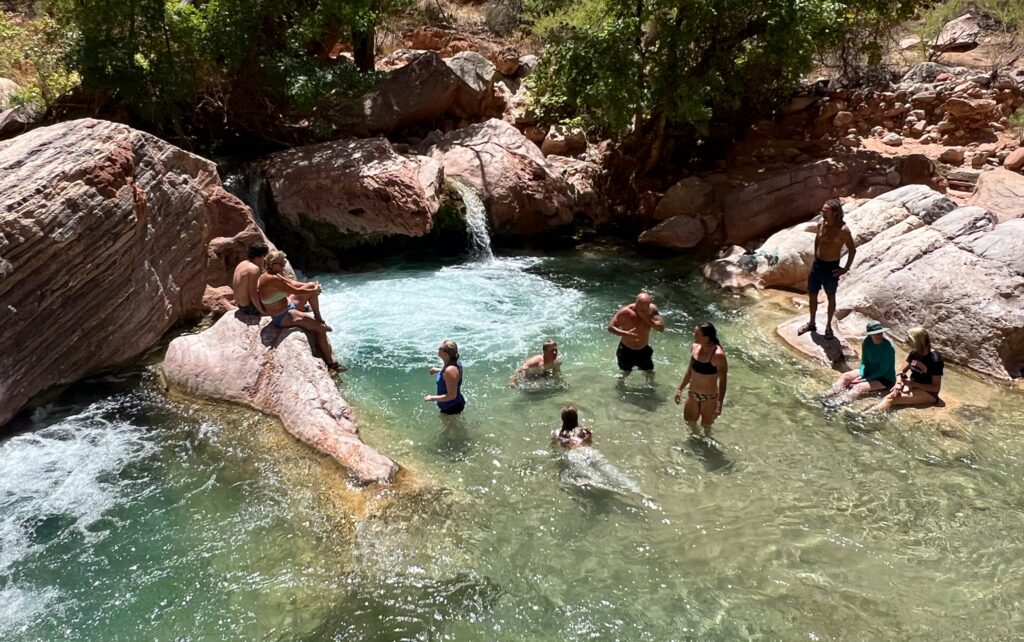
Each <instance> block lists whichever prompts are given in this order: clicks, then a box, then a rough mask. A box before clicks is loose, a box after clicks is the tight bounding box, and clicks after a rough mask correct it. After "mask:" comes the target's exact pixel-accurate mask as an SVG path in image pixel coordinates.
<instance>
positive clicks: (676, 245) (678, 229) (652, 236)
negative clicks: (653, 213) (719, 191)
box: [637, 216, 704, 250]
mask: <svg viewBox="0 0 1024 642" xmlns="http://www.w3.org/2000/svg"><path fill="white" fill-rule="evenodd" d="M637 240H638V241H640V242H641V243H643V244H644V245H654V246H657V247H664V248H670V249H675V250H683V249H686V248H691V247H694V246H695V245H697V244H699V243H700V242H701V241H702V240H704V226H703V225H702V224H701V222H700V219H698V218H694V217H692V216H673V217H672V218H670V219H667V220H665V221H662V222H661V223H658V224H657V225H655V226H654V227H652V228H651V229H649V230H645V231H644V232H643V233H641V234H640V238H639V239H637Z"/></svg>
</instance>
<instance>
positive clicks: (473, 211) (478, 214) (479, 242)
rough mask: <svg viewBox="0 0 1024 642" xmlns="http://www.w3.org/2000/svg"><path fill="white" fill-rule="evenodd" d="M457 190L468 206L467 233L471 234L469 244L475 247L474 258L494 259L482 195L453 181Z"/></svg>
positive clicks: (467, 186)
mask: <svg viewBox="0 0 1024 642" xmlns="http://www.w3.org/2000/svg"><path fill="white" fill-rule="evenodd" d="M452 185H453V186H454V187H455V190H456V191H457V192H458V193H459V196H461V197H462V202H463V203H465V204H466V231H468V232H469V242H470V245H472V247H473V257H474V258H477V259H485V260H486V259H493V258H494V252H492V251H491V235H490V234H489V233H488V232H487V209H486V208H485V207H484V202H483V201H482V200H481V199H480V195H479V194H477V193H476V190H475V189H473V188H472V187H470V186H469V185H465V184H463V183H460V182H459V181H452Z"/></svg>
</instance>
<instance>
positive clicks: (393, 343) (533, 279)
mask: <svg viewBox="0 0 1024 642" xmlns="http://www.w3.org/2000/svg"><path fill="white" fill-rule="evenodd" d="M539 262H540V259H506V258H498V259H494V260H491V261H487V262H471V263H465V264H461V265H455V266H449V267H443V268H440V269H420V270H403V271H398V272H395V271H391V272H388V273H373V274H363V275H355V276H351V277H332V278H331V279H325V280H323V281H322V283H324V286H325V290H324V294H323V295H322V296H321V301H320V307H321V309H322V310H323V313H324V316H325V317H326V318H327V320H328V322H329V323H330V324H331V325H332V326H333V327H334V333H332V335H331V341H332V343H333V344H334V345H335V347H336V349H340V351H341V353H342V357H343V359H354V360H357V361H367V362H368V361H372V362H373V363H374V364H377V365H380V366H384V367H399V368H406V369H409V368H416V367H421V366H423V365H426V364H432V363H433V361H434V360H435V358H436V355H437V346H438V343H439V342H440V341H441V340H442V339H452V340H454V341H456V342H457V343H458V344H459V346H460V350H461V352H462V356H463V362H464V363H466V364H467V365H468V364H472V363H474V362H477V363H479V362H481V361H503V360H508V359H510V358H514V359H521V358H523V357H524V355H528V354H533V353H534V352H535V351H537V350H539V348H540V343H541V342H543V340H544V339H545V338H547V337H549V336H556V337H559V338H564V337H566V336H569V335H570V334H572V333H573V332H574V331H575V330H576V329H577V328H579V327H580V326H581V324H583V323H584V322H585V321H584V319H583V315H582V314H581V313H580V307H581V305H582V303H583V300H584V296H583V294H582V293H581V292H579V291H577V290H574V289H572V288H567V287H563V286H560V285H558V284H556V283H553V282H551V281H549V280H547V279H545V278H544V277H542V276H539V275H537V274H533V273H530V272H528V271H527V269H528V268H530V267H532V266H533V265H535V264H537V263H539ZM346 353H347V354H346Z"/></svg>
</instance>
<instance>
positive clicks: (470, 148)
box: [421, 118, 575, 236]
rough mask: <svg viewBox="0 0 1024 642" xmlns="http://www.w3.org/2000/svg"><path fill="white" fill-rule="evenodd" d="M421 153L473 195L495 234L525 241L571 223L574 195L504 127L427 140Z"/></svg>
mask: <svg viewBox="0 0 1024 642" xmlns="http://www.w3.org/2000/svg"><path fill="white" fill-rule="evenodd" d="M421 150H422V151H423V153H425V154H427V155H429V156H432V157H433V158H435V159H436V160H438V161H440V162H441V163H442V164H443V165H444V171H445V174H446V175H447V176H449V177H451V178H455V179H458V180H461V181H463V182H464V183H466V184H468V185H470V186H472V187H474V188H475V189H476V190H478V191H479V192H480V193H481V194H482V196H483V200H484V204H485V205H486V206H487V211H488V214H489V216H490V222H491V229H492V230H493V231H494V233H495V234H499V235H508V236H530V235H534V234H541V233H543V232H545V231H547V230H551V229H554V228H558V227H561V226H563V225H567V224H569V223H571V222H572V220H573V214H574V212H575V193H574V190H573V188H572V186H571V185H569V183H568V182H567V181H566V180H565V177H564V176H562V174H561V173H560V172H559V171H558V170H556V169H555V168H554V167H552V165H551V164H550V163H548V162H547V161H546V160H545V159H544V155H543V154H542V153H541V151H540V150H539V149H537V146H536V145H534V144H533V143H531V142H530V141H529V140H527V139H526V137H525V136H523V134H522V133H521V132H520V131H519V130H518V129H516V128H515V127H513V126H512V125H509V124H508V123H506V122H504V121H501V120H497V119H493V118H492V119H491V120H488V121H486V122H483V123H479V124H476V125H470V126H469V127H466V128H464V129H459V130H456V131H453V132H449V133H448V134H445V135H443V136H441V135H436V136H433V137H431V138H429V139H427V140H426V141H424V142H423V144H422V145H421Z"/></svg>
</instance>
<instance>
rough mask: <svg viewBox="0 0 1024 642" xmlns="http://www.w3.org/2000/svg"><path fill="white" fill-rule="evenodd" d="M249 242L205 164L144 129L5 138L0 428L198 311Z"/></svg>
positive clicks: (48, 131)
mask: <svg viewBox="0 0 1024 642" xmlns="http://www.w3.org/2000/svg"><path fill="white" fill-rule="evenodd" d="M257 240H265V237H264V236H263V234H262V232H260V230H259V228H257V227H256V224H255V222H254V221H253V218H252V214H251V212H250V211H249V209H248V208H247V207H246V206H245V205H243V204H242V202H241V201H239V200H238V199H237V198H235V197H234V196H231V195H230V194H228V193H227V192H225V191H224V189H223V188H222V187H221V183H220V179H219V177H218V176H217V168H216V166H214V164H213V163H211V162H209V161H207V160H204V159H202V158H200V157H198V156H195V155H193V154H189V153H188V152H185V151H183V150H181V149H178V148H177V147H174V146H172V145H169V144H167V143H166V142H164V141H162V140H159V139H157V138H155V137H153V136H150V135H149V134H145V133H142V132H139V131H136V130H133V129H131V128H130V127H127V126H125V125H120V124H115V123H109V122H105V121H98V120H90V119H86V120H75V121H70V122H65V123H60V124H58V125H52V126H50V127H43V128H39V129H35V130H33V131H31V132H29V133H26V134H24V135H22V136H19V137H17V138H14V139H11V140H8V141H4V142H0V310H2V312H0V314H2V318H3V330H2V336H3V347H2V349H0V372H2V373H3V374H2V375H0V425H3V424H5V423H6V422H7V421H9V420H10V419H11V417H12V416H13V415H14V413H15V412H17V411H18V410H19V409H20V408H22V407H23V406H24V405H25V404H26V403H28V402H29V401H30V400H31V399H32V397H33V396H35V395H37V394H38V393H40V392H43V391H44V390H47V389H49V388H51V387H54V386H59V385H63V384H68V383H71V382H74V381H76V380H78V379H80V378H82V377H84V376H86V375H88V374H90V373H93V372H96V371H98V370H101V369H104V368H109V367H111V366H115V365H119V364H124V363H127V362H129V361H131V360H133V359H135V358H137V357H138V356H139V355H140V354H142V353H143V352H144V351H146V350H148V349H149V348H150V347H151V346H152V345H153V344H154V343H156V342H157V341H158V340H159V339H160V337H161V336H163V334H164V333H165V332H166V331H167V330H168V329H170V327H171V326H173V325H174V324H175V323H177V322H178V321H179V320H181V319H182V318H184V317H187V316H189V315H193V314H196V313H199V312H201V311H202V310H203V296H204V293H205V292H206V290H207V287H208V286H209V287H212V288H218V287H223V286H225V285H227V284H228V283H230V277H231V271H232V270H233V268H234V266H235V264H236V263H237V262H238V261H239V260H241V258H242V257H244V256H245V252H246V250H247V247H248V245H249V244H250V243H252V242H254V241H257Z"/></svg>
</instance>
